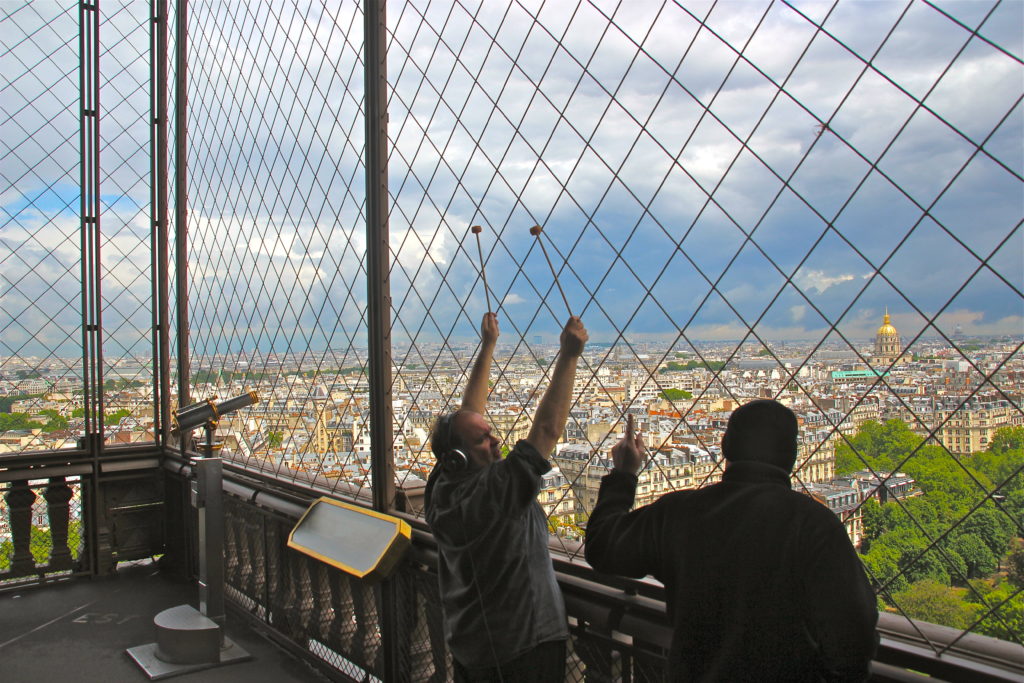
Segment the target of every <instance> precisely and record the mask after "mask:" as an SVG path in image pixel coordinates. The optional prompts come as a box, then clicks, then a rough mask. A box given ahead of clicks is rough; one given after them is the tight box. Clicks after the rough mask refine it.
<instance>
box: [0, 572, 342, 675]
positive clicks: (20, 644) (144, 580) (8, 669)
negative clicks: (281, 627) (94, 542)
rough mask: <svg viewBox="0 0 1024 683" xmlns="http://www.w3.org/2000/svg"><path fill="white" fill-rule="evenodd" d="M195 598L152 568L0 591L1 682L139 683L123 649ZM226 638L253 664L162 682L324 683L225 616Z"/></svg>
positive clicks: (145, 638) (149, 636) (192, 589)
mask: <svg viewBox="0 0 1024 683" xmlns="http://www.w3.org/2000/svg"><path fill="white" fill-rule="evenodd" d="M197 600H198V591H197V589H196V586H195V584H193V583H189V582H184V581H177V580H173V579H170V578H168V577H167V576H166V575H163V574H160V573H158V572H157V569H156V565H155V564H145V565H141V566H133V567H126V568H121V569H119V571H118V575H117V576H116V578H110V579H94V580H90V579H75V580H70V581H66V582H63V583H57V584H52V585H48V586H42V587H32V588H25V589H22V590H15V591H11V590H6V591H3V592H0V680H2V681H3V682H4V683H23V682H24V683H45V682H47V681H84V682H86V683H91V682H92V681H96V682H101V681H102V682H103V683H107V682H116V683H121V682H122V681H127V682H132V681H138V682H139V683H144V682H146V681H148V680H149V679H148V678H147V677H146V675H145V673H143V671H142V669H141V668H140V667H139V666H138V665H136V664H135V662H134V661H133V660H132V659H131V658H130V657H129V656H128V655H127V654H126V652H125V650H126V649H127V648H129V647H135V646H136V645H143V644H145V643H151V642H153V641H154V640H155V639H156V634H155V631H154V629H153V617H154V616H155V615H156V614H157V613H158V612H160V611H161V610H164V609H166V608H168V607H174V606H175V605H180V604H191V605H192V606H196V605H197ZM226 633H227V636H228V637H229V638H230V639H231V640H233V641H234V642H235V643H237V644H238V645H240V646H241V647H243V648H244V649H245V650H247V651H248V652H249V654H251V655H252V656H253V659H251V660H250V661H247V662H242V663H239V664H232V665H230V666H225V667H220V668H215V669H208V670H206V671H199V672H194V673H190V674H184V675H181V676H177V677H174V678H171V679H167V680H170V681H176V682H179V681H180V683H196V682H198V681H225V682H227V683H231V682H234V681H238V682H239V683H241V682H243V681H244V682H245V683H261V682H263V681H267V682H270V681H275V682H281V683H289V682H291V681H298V682H305V681H310V682H316V683H323V682H324V681H326V680H327V679H326V678H325V677H324V676H322V675H320V674H319V673H317V672H316V671H314V670H313V669H312V668H311V667H310V666H309V665H308V664H306V663H305V662H303V661H301V660H299V659H296V658H294V657H292V656H291V655H290V654H288V653H287V652H285V651H284V650H282V649H280V648H278V647H277V646H276V645H274V644H273V643H272V642H271V641H269V640H267V639H265V638H264V637H263V636H261V635H260V634H259V633H257V632H256V631H254V630H253V629H252V628H250V627H249V625H248V624H247V623H246V622H245V621H243V620H242V619H241V618H239V617H237V616H234V615H232V614H231V613H230V612H229V613H228V619H227V628H226Z"/></svg>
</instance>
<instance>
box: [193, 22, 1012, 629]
mask: <svg viewBox="0 0 1024 683" xmlns="http://www.w3.org/2000/svg"><path fill="white" fill-rule="evenodd" d="M866 12H867V10H866V8H864V7H859V6H857V5H856V4H837V5H835V6H830V5H806V4H802V3H800V4H790V3H773V2H766V3H746V4H744V5H742V7H740V6H728V5H720V4H714V3H669V2H666V3H654V2H652V3H641V4H639V5H638V4H632V5H630V6H629V8H628V9H627V8H626V6H625V5H622V4H620V3H558V4H555V3H508V4H504V3H444V4H439V3H432V4H424V3H415V2H407V3H391V4H390V5H389V7H388V13H389V16H388V32H389V36H388V39H389V42H388V81H389V84H390V88H391V90H390V92H389V100H388V114H389V138H390V140H389V142H390V146H391V148H390V158H389V174H390V191H391V213H390V233H391V251H392V253H391V262H392V266H391V272H390V288H391V293H392V330H391V332H392V340H393V349H392V351H393V357H394V359H395V360H394V369H393V371H394V375H393V376H394V385H393V387H392V390H393V394H394V398H395V400H394V434H395V440H394V444H393V450H394V454H395V465H396V473H397V478H398V483H399V485H400V486H405V487H406V488H409V487H411V486H414V485H415V484H414V482H416V481H417V480H422V479H425V478H426V475H427V473H428V472H429V470H430V468H431V467H432V466H433V457H432V455H431V453H430V448H429V430H430V425H431V423H432V421H433V419H434V418H435V417H436V416H437V415H438V414H440V413H443V412H445V411H448V410H451V409H453V408H455V407H457V406H458V405H460V403H461V399H462V396H461V391H462V387H463V385H464V383H465V381H466V377H467V372H468V368H469V366H470V365H471V363H472V359H473V356H474V354H475V353H476V350H477V348H478V347H477V341H478V336H477V334H478V333H477V329H478V326H479V321H480V319H481V316H482V314H483V313H484V311H486V310H487V309H488V307H489V308H491V309H492V310H495V311H497V312H498V314H499V319H500V325H501V329H502V335H501V337H500V340H499V346H498V349H497V352H496V362H495V371H494V372H493V373H492V386H491V393H490V399H489V403H488V412H487V418H488V419H489V420H490V422H491V424H492V425H493V426H494V427H495V428H496V430H497V431H499V432H500V433H501V436H502V438H503V440H504V441H505V442H506V444H508V445H510V444H512V443H514V441H515V440H516V439H517V438H521V437H522V436H524V435H525V434H526V433H527V432H528V430H529V428H530V425H531V420H532V414H533V412H534V410H535V408H536V405H537V401H538V399H539V397H540V395H542V393H543V390H544V388H545V386H546V381H547V377H548V374H547V370H548V368H549V367H550V364H551V361H552V359H553V357H554V355H555V352H556V350H557V337H558V332H559V330H560V328H561V325H562V323H563V322H564V320H565V319H566V317H567V316H568V314H569V310H567V308H568V309H571V312H572V313H574V314H578V315H581V316H582V317H583V320H584V322H585V324H586V325H587V327H588V329H589V331H590V336H591V343H590V345H589V347H588V351H587V353H586V354H585V356H584V359H583V363H582V365H581V370H580V372H579V373H578V376H577V383H576V387H575V391H574V404H573V410H572V415H571V417H570V421H569V425H568V426H567V427H566V433H565V438H564V439H563V441H564V443H563V444H560V447H559V451H558V453H557V454H556V455H555V458H554V460H555V462H556V463H557V465H558V468H557V469H556V470H555V471H554V472H553V473H552V474H551V475H549V478H548V480H547V481H546V482H545V488H544V490H543V491H542V492H541V496H540V501H541V503H542V504H543V505H544V506H545V508H546V510H547V511H548V513H549V519H550V528H551V530H552V532H553V534H555V536H556V537H557V538H560V539H562V547H563V549H564V551H565V552H566V553H568V554H569V555H571V556H572V555H576V554H577V553H578V552H579V546H578V543H576V541H577V540H578V539H579V538H580V536H581V533H582V532H581V525H582V524H583V523H584V521H585V519H586V516H587V513H588V511H589V510H590V509H591V508H592V506H593V504H594V501H595V499H596V491H597V485H598V483H599V481H600V476H601V475H602V474H603V473H604V472H606V471H607V468H608V466H609V461H608V457H607V456H608V449H609V447H610V445H611V443H612V442H613V441H614V440H616V439H617V438H618V437H619V436H620V435H621V433H622V428H623V424H624V419H623V418H624V415H625V414H627V413H632V414H633V415H634V416H635V418H636V419H637V422H638V424H639V426H640V429H641V431H642V432H643V433H644V434H645V437H646V440H647V444H648V446H649V448H650V451H651V453H652V455H653V456H654V457H653V459H652V466H651V467H650V468H649V469H648V470H647V471H646V472H645V473H644V474H643V475H642V477H641V482H640V487H639V490H638V498H639V502H640V503H643V502H649V501H650V500H653V499H654V498H655V497H657V496H659V495H661V494H662V493H664V492H667V491H671V490H676V489H680V488H692V487H697V486H702V485H705V484H707V483H711V482H714V481H716V480H717V479H718V477H719V476H720V473H721V466H722V463H721V458H720V452H719V448H718V443H719V440H720V437H721V433H722V429H723V428H724V424H725V419H726V418H727V416H728V414H729V412H730V411H731V410H732V409H733V408H734V407H735V406H737V405H739V404H740V403H742V402H744V401H746V400H749V399H750V398H755V397H775V398H779V399H780V400H782V401H784V402H785V403H787V404H788V405H790V406H791V407H792V408H793V409H794V410H795V411H796V412H797V413H798V415H799V416H800V419H801V422H802V434H801V446H800V458H799V464H798V469H797V472H796V474H795V477H794V479H795V481H796V483H797V485H798V486H801V487H803V489H804V490H806V491H807V492H808V493H809V494H810V495H814V496H815V497H817V498H818V499H820V500H821V501H822V502H823V503H824V504H827V505H829V506H830V507H832V508H833V509H834V510H835V511H836V513H837V514H838V515H840V516H841V517H842V519H843V520H844V522H845V523H846V524H847V527H848V529H849V531H850V534H851V538H852V539H853V540H854V542H855V543H856V544H857V545H858V546H859V547H860V549H861V550H862V552H863V553H864V558H865V562H866V565H867V566H868V569H869V571H870V573H871V575H872V579H873V580H874V582H875V583H876V586H877V587H878V589H879V595H880V606H882V607H884V608H885V609H891V610H894V611H901V612H903V613H905V614H908V615H910V616H915V617H918V618H925V619H928V618H931V619H933V620H936V619H937V620H942V619H945V622H946V623H950V624H952V625H956V626H959V627H962V628H964V629H967V630H974V631H980V632H985V633H990V634H993V635H998V636H1000V637H1004V638H1009V639H1013V640H1017V641H1019V640H1020V639H1021V628H1020V624H1019V623H1017V621H1016V620H1015V619H1014V618H1013V617H1011V616H1009V615H1011V614H1012V613H1013V611H1014V610H1015V609H1016V607H1018V606H1019V603H1020V601H1021V599H1022V598H1021V593H1020V584H1019V583H1013V581H1011V580H1010V579H1008V578H1004V577H1005V576H1006V575H1005V573H1004V572H1002V570H1001V568H1005V567H1006V566H1009V564H1012V562H1014V561H1018V562H1019V560H1013V558H1015V557H1019V550H1018V551H1013V550H1012V544H1013V541H1012V539H1013V538H1014V537H1018V536H1020V531H1021V495H1022V494H1021V478H1022V475H1021V464H1022V459H1021V456H1022V454H1021V451H1020V425H1021V423H1022V417H1024V416H1022V412H1021V409H1020V392H1019V390H1020V384H1019V380H1018V379H1017V377H1018V375H1017V373H1018V372H1019V367H1020V365H1019V363H1020V358H1019V351H1020V345H1021V331H1022V326H1021V323H1022V318H1021V316H1020V312H1021V303H1022V295H1021V287H1020V283H1021V275H1022V258H1021V244H1022V241H1021V232H1020V221H1021V217H1022V212H1021V202H1020V196H1021V167H1022V164H1021V145H1020V142H1021V109H1020V106H1021V105H1020V100H1021V87H1020V82H1021V78H1020V77H1021V59H1020V55H1021V45H1020V43H1021V39H1020V32H1019V28H1020V26H1021V22H1020V17H1019V12H1018V11H1016V10H1015V9H1014V7H1013V6H1012V5H1010V4H1006V3H998V2H996V3H973V4H971V5H969V6H963V5H956V6H948V7H947V6H945V5H938V4H933V3H925V2H910V3H903V4H901V3H887V4H885V5H878V6H874V7H873V9H872V10H871V12H870V15H868V14H867V13H866ZM193 13H194V19H193V28H192V31H193V41H194V45H195V52H196V54H195V57H194V61H193V63H194V64H195V66H194V67H193V70H194V79H193V86H192V87H193V91H194V95H193V99H192V112H193V113H192V114H191V116H192V117H193V118H192V123H191V126H192V149H193V152H192V154H191V156H190V166H191V175H192V177H193V178H194V179H195V180H194V181H193V185H194V187H196V188H198V189H197V190H196V191H195V192H194V193H193V195H192V197H193V198H192V207H193V211H194V214H193V219H194V222H193V226H192V228H191V235H192V237H191V239H192V243H193V253H194V254H195V258H194V261H193V262H194V263H196V264H201V265H196V272H194V273H193V274H192V276H191V282H192V286H193V292H194V294H195V296H196V301H209V302H214V303H212V304H204V305H200V306H195V305H194V306H193V321H194V323H195V324H194V326H193V329H194V331H195V338H196V340H197V343H196V344H195V356H196V358H197V359H199V361H200V363H201V364H202V372H199V373H195V374H194V375H193V384H194V386H195V387H196V391H197V392H198V393H202V392H203V391H204V390H205V391H207V392H213V391H218V392H225V391H227V392H229V393H230V392H234V391H237V390H241V389H243V388H246V387H248V386H251V385H258V386H259V390H260V392H261V393H262V394H263V395H265V396H266V398H267V400H266V401H265V402H264V403H263V404H262V405H261V406H260V407H259V408H257V409H254V410H253V411H252V412H251V413H249V414H247V415H245V416H240V417H238V418H236V419H235V420H234V421H233V422H232V424H231V426H230V427H229V428H228V429H224V430H222V436H223V437H224V439H225V441H226V443H227V448H228V449H229V450H232V451H233V452H234V453H235V454H236V455H237V456H238V457H241V458H245V459H246V461H247V462H249V463H250V464H254V465H255V466H258V467H260V468H263V469H269V470H272V471H274V472H276V473H278V474H279V475H280V476H284V477H309V476H320V477H324V479H323V480H322V481H323V482H325V483H327V484H328V485H329V486H331V487H334V488H335V489H336V490H353V489H362V488H365V487H367V486H368V485H369V436H368V424H369V423H368V408H367V401H368V399H367V395H368V392H369V387H368V385H367V382H366V372H365V367H366V360H365V359H366V349H365V344H366V337H365V332H364V328H365V317H366V316H365V294H364V285H363V282H364V280H365V273H364V270H363V265H362V264H363V256H364V253H365V237H364V233H363V227H362V225H363V217H362V213H361V212H362V209H363V202H364V194H365V192H364V188H363V183H364V177H363V173H364V169H363V167H362V165H361V161H360V151H361V149H362V144H363V143H362V136H363V125H364V124H363V121H362V118H361V113H360V106H361V98H362V80H361V79H362V71H361V65H360V60H361V42H362V37H361V30H362V29H361V21H362V16H361V13H360V12H359V10H358V8H357V7H355V6H354V5H352V4H346V5H343V6H342V7H340V8H338V9H337V10H332V11H327V10H324V9H322V8H308V7H296V8H288V9H282V8H280V7H276V6H274V5H273V4H269V5H260V4H256V5H253V4H250V5H248V6H246V7H245V8H234V9H228V8H225V7H223V6H221V5H220V4H210V5H204V4H199V5H198V6H196V7H195V8H193ZM477 225H479V226H481V227H482V230H481V231H480V232H479V234H478V235H474V233H473V232H472V231H470V227H471V226H477ZM533 226H542V227H543V232H542V233H541V234H540V235H539V237H534V236H533V235H531V234H530V228H531V227H533ZM556 280H557V281H556ZM485 282H486V285H485ZM485 287H486V289H485ZM204 373H210V374H209V375H207V374H204ZM339 487H340V488H339ZM954 501H955V502H954ZM982 528H984V529H987V530H988V532H991V533H988V532H985V533H988V535H987V537H986V535H985V534H984V533H981V532H980V529H982ZM986 538H987V540H985V539H986ZM1015 553H1016V554H1015ZM968 558H970V559H968ZM940 594H941V595H944V596H946V597H952V598H954V602H955V603H956V605H957V607H956V610H955V612H956V615H955V616H948V617H943V618H941V619H939V618H938V617H936V616H935V615H934V614H933V613H932V612H929V610H930V609H933V608H934V605H935V600H936V599H939V595H940ZM929 605H930V607H929Z"/></svg>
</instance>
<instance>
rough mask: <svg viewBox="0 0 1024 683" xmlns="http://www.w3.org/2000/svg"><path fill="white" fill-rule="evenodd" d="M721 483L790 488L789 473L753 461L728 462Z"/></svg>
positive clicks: (773, 466) (764, 463)
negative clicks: (731, 482)
mask: <svg viewBox="0 0 1024 683" xmlns="http://www.w3.org/2000/svg"><path fill="white" fill-rule="evenodd" d="M722 481H737V482H747V483H750V484H781V485H782V486H785V487H786V488H787V489H788V488H791V485H790V481H789V472H787V471H786V470H784V469H782V468H781V467H776V466H775V465H769V464H768V463H766V462H757V461H755V460H736V461H729V462H728V464H727V465H726V468H725V472H724V473H723V474H722Z"/></svg>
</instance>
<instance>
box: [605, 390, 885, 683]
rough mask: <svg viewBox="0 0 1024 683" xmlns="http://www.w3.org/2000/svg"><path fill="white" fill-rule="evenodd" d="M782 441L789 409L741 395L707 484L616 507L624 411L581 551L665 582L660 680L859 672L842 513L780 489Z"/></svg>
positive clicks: (626, 444) (864, 607)
mask: <svg viewBox="0 0 1024 683" xmlns="http://www.w3.org/2000/svg"><path fill="white" fill-rule="evenodd" d="M796 451H797V421H796V416H794V415H793V413H792V411H790V410H789V409H788V408H786V407H785V406H783V405H782V404H780V403H778V402H776V401H767V400H759V401H752V402H750V403H747V404H745V405H743V406H741V407H740V408H739V409H737V410H736V411H735V412H733V414H732V415H731V416H730V418H729V423H728V426H727V428H726V432H725V436H724V437H723V438H722V453H723V455H724V456H725V459H726V461H727V467H726V470H725V473H724V474H723V476H722V481H721V482H720V483H718V484H714V485H713V486H708V487H706V488H702V489H696V490H691V491H677V492H674V493H669V494H666V495H665V496H662V497H661V498H660V499H658V500H657V501H655V502H654V503H652V504H651V505H648V506H645V507H642V508H639V509H637V510H635V511H633V512H630V511H629V509H630V508H631V507H632V505H633V498H634V494H635V492H636V484H637V476H636V474H637V472H639V471H640V469H641V468H642V466H643V455H642V453H643V441H642V439H641V438H640V436H639V435H638V434H636V435H635V434H634V433H633V423H632V417H630V418H629V420H628V421H627V427H626V436H625V437H624V438H623V439H622V440H621V441H619V442H618V443H617V444H616V445H615V446H614V447H613V448H612V461H613V465H614V467H613V469H612V471H611V473H609V474H608V475H606V476H605V477H604V478H603V479H602V481H601V490H600V493H599V495H598V500H597V505H596V506H595V508H594V511H593V513H592V514H591V516H590V520H589V522H588V524H587V535H586V558H587V561H588V562H590V564H591V565H592V566H593V567H594V568H595V569H597V570H598V571H602V572H608V573H615V574H622V575H625V576H633V577H642V576H645V575H647V574H651V575H652V576H654V577H655V578H656V579H658V580H659V581H661V582H662V583H663V584H664V585H665V592H666V608H667V611H668V616H669V619H670V620H671V621H672V626H673V629H674V633H673V637H672V645H671V649H670V651H669V664H668V673H669V676H670V678H671V679H672V680H685V681H773V680H776V681H821V680H828V681H833V680H834V681H847V680H863V679H865V678H867V676H868V671H869V666H870V663H871V659H872V657H873V656H874V652H875V648H876V646H877V643H878V636H877V634H876V632H875V625H876V623H877V621H878V611H877V608H876V602H875V596H874V594H873V592H872V590H871V587H870V585H869V584H868V581H867V578H866V577H865V575H864V570H863V567H862V566H861V563H860V560H859V559H858V557H857V553H856V552H855V551H854V549H853V546H852V545H851V544H850V541H849V538H848V537H847V535H846V531H845V529H844V527H843V525H842V523H841V522H840V521H839V520H838V519H837V518H836V516H835V515H834V514H833V513H832V512H831V511H830V510H829V509H828V508H827V507H825V506H824V505H822V504H820V503H818V502H817V501H815V500H814V499H812V498H810V497H809V496H806V495H803V494H801V493H797V492H796V491H793V490H792V489H791V488H790V481H789V475H790V472H791V470H792V468H793V464H794V462H795V461H796Z"/></svg>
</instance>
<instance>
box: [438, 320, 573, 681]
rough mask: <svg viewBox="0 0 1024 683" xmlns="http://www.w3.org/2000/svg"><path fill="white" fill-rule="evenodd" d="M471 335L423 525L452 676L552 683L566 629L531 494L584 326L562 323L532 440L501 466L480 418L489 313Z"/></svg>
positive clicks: (557, 676) (558, 427)
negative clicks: (473, 349) (433, 550)
mask: <svg viewBox="0 0 1024 683" xmlns="http://www.w3.org/2000/svg"><path fill="white" fill-rule="evenodd" d="M480 337H481V344H480V353H479V355H478V356H477V358H476V361H475V362H474V364H473V369H472V370H471V372H470V375H469V382H468V384H467V385H466V389H465V394H464V396H463V400H462V407H461V408H460V409H459V410H457V411H455V412H453V413H450V414H448V415H444V416H442V417H441V418H439V419H438V421H437V423H436V425H435V426H434V430H433V432H432V435H431V449H432V450H433V452H434V456H435V457H436V458H437V465H436V466H435V467H434V470H433V472H431V474H430V477H429V479H428V481H427V489H426V497H425V502H426V519H427V523H428V524H429V525H430V528H431V529H432V530H433V532H434V537H435V538H436V539H437V545H438V549H439V550H440V556H439V559H438V577H439V585H440V592H441V603H442V605H443V607H444V615H445V637H446V639H447V641H448V647H449V649H450V650H451V653H452V659H453V663H454V669H455V680H456V681H484V680H487V681H502V682H504V683H508V682H511V681H530V683H544V682H546V681H552V682H554V681H559V682H560V681H562V680H564V676H565V641H566V639H567V638H568V637H569V631H568V626H567V621H566V614H565V605H564V602H563V600H562V595H561V592H560V591H559V588H558V583H557V582H556V580H555V573H554V569H553V567H552V564H551V556H550V555H549V553H548V530H547V520H546V519H545V517H544V511H543V509H542V508H541V506H540V504H539V503H538V502H537V494H538V493H539V492H540V488H541V475H543V474H544V473H546V472H548V471H549V470H550V469H551V463H549V462H548V457H549V456H550V454H551V452H552V451H553V450H554V448H555V444H557V443H558V440H559V439H560V438H561V436H562V430H563V429H564V428H565V421H566V419H567V418H568V416H569V404H570V400H571V398H572V387H573V382H574V381H575V378H576V364H577V362H578V360H579V357H580V355H581V354H582V353H583V346H584V344H585V343H586V341H587V331H586V329H585V328H584V327H583V323H582V322H581V321H580V319H579V318H578V317H575V316H573V317H571V318H569V321H568V322H567V323H566V324H565V328H564V329H563V330H562V335H561V338H560V348H559V353H558V359H557V360H556V361H555V367H554V370H553V372H552V375H551V383H550V384H549V385H548V388H547V391H545V392H544V396H543V397H542V398H541V400H540V404H539V405H538V407H537V413H536V415H535V416H534V420H533V426H532V427H531V429H530V433H529V435H528V436H527V437H526V439H523V440H521V441H519V442H518V443H517V444H516V445H515V447H514V448H513V449H512V451H511V452H510V453H509V454H508V457H506V458H504V459H502V457H501V449H500V442H499V441H498V439H497V437H496V436H495V435H494V433H493V431H492V429H491V426H490V425H489V424H488V423H487V421H486V420H485V419H484V417H483V413H484V408H485V404H486V402H487V393H488V378H489V375H490V370H491V358H492V356H493V353H494V346H495V344H496V343H497V340H498V317H497V315H496V314H494V313H487V314H485V315H484V318H483V321H482V322H481V325H480Z"/></svg>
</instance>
